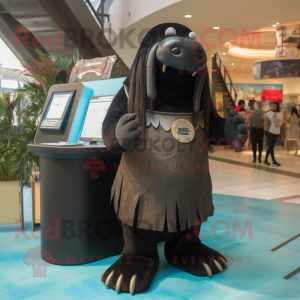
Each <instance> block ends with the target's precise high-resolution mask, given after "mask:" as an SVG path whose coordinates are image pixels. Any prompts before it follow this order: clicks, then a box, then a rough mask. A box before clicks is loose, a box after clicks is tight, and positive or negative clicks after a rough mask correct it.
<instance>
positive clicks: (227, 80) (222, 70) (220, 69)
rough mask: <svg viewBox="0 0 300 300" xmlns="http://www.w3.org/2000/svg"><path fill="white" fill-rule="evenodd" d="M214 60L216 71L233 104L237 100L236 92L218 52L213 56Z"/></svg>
mask: <svg viewBox="0 0 300 300" xmlns="http://www.w3.org/2000/svg"><path fill="white" fill-rule="evenodd" d="M215 58H216V67H217V71H218V72H219V73H220V74H221V76H222V77H223V80H224V83H225V85H226V87H227V90H228V94H229V95H230V96H231V98H232V101H233V102H234V104H235V100H236V98H237V92H236V89H235V86H234V85H233V82H232V80H231V77H230V72H229V70H228V69H227V68H226V66H225V64H224V62H223V60H222V57H221V54H220V52H219V51H218V52H217V53H216V54H215Z"/></svg>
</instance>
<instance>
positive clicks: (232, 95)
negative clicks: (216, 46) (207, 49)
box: [212, 51, 237, 119]
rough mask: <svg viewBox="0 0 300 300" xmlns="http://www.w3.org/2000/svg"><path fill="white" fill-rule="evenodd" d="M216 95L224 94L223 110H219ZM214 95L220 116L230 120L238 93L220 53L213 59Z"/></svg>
mask: <svg viewBox="0 0 300 300" xmlns="http://www.w3.org/2000/svg"><path fill="white" fill-rule="evenodd" d="M216 93H220V94H222V97H221V98H223V105H222V108H221V107H219V109H218V103H216V102H218V101H216ZM212 95H213V99H214V103H215V104H216V107H217V109H218V112H219V114H220V115H221V116H222V117H224V118H226V119H229V118H230V110H231V109H233V108H234V107H235V99H236V98H237V92H236V89H235V87H234V85H233V83H232V80H231V77H230V75H229V72H228V70H227V69H226V66H225V64H224V62H223V60H222V57H221V55H220V53H219V51H218V52H217V53H216V54H215V55H214V56H213V58H212Z"/></svg>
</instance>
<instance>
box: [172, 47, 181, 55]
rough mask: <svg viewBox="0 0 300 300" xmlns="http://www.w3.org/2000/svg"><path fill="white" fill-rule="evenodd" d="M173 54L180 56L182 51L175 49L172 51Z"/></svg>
mask: <svg viewBox="0 0 300 300" xmlns="http://www.w3.org/2000/svg"><path fill="white" fill-rule="evenodd" d="M171 53H172V54H174V55H179V54H180V53H181V50H180V49H179V48H178V47H175V48H173V49H172V50H171Z"/></svg>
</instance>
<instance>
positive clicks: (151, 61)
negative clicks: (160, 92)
mask: <svg viewBox="0 0 300 300" xmlns="http://www.w3.org/2000/svg"><path fill="white" fill-rule="evenodd" d="M158 45H159V43H156V44H155V45H154V46H153V47H152V48H151V50H150V51H149V54H148V61H147V95H148V97H149V99H151V100H155V99H156V97H157V91H156V49H157V47H158Z"/></svg>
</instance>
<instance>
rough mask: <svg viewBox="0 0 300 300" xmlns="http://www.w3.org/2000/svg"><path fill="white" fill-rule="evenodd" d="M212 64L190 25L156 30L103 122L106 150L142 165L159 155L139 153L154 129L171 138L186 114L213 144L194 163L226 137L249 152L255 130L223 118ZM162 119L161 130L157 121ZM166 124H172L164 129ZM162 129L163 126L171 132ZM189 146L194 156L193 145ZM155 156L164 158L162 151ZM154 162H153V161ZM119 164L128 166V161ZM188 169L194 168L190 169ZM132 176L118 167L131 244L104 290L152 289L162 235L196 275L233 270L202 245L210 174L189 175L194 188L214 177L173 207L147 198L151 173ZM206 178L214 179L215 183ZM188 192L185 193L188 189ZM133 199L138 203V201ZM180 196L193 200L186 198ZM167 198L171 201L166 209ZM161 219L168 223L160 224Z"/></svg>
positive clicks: (117, 186) (180, 263) (122, 215)
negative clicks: (208, 64)
mask: <svg viewBox="0 0 300 300" xmlns="http://www.w3.org/2000/svg"><path fill="white" fill-rule="evenodd" d="M176 39H177V40H176ZM174 45H175V46H174ZM194 56H195V57H194ZM168 62H170V63H169V64H168ZM206 62H207V58H206V53H205V51H204V49H203V48H202V46H201V44H200V43H198V42H196V41H195V34H193V33H192V32H191V30H190V29H188V28H187V27H185V26H183V25H180V24H175V23H166V24H161V25H158V26H156V27H154V28H153V29H151V30H150V31H149V32H148V34H147V35H146V36H145V38H144V39H143V41H142V44H141V46H140V49H139V50H138V53H137V56H136V58H135V60H134V62H133V65H132V68H131V72H130V74H129V75H128V77H127V79H126V80H125V82H124V87H123V88H121V90H120V91H119V92H118V94H117V95H116V96H115V98H114V100H113V102H112V104H111V106H110V108H109V111H108V113H107V116H106V118H105V120H104V123H103V139H104V141H105V145H106V147H107V148H108V149H109V150H110V151H112V152H116V153H120V152H124V154H123V158H122V162H124V161H125V162H126V159H127V161H128V157H131V158H130V159H129V161H136V160H138V161H137V162H139V163H143V160H144V161H145V159H146V155H148V156H149V153H150V154H151V152H153V150H152V149H150V150H147V151H148V152H147V151H144V152H143V151H138V150H139V149H145V148H143V146H144V144H145V142H148V140H149V132H150V131H149V128H150V129H151V130H152V131H151V134H152V135H155V133H156V132H159V130H160V132H162V134H164V132H165V131H166V132H169V135H168V138H170V136H171V133H170V128H169V127H170V126H169V127H168V125H166V122H167V121H168V120H167V119H168V118H169V116H171V117H173V120H177V119H178V118H180V116H183V118H185V117H186V116H189V118H190V120H191V123H193V126H194V128H195V131H196V136H197V133H199V132H203V135H199V134H198V137H199V136H200V137H202V140H203V141H201V142H204V140H205V141H208V140H209V141H210V142H209V143H206V144H205V145H206V146H207V147H204V148H201V153H199V152H200V149H199V151H198V149H197V148H196V152H195V150H192V151H194V152H192V153H193V154H192V155H194V157H195V162H197V160H196V158H198V155H199V156H201V157H204V160H202V162H203V161H204V162H205V163H208V156H207V152H208V151H209V144H217V142H218V141H219V140H220V139H223V140H225V139H228V140H229V141H230V142H232V144H233V145H234V146H235V148H240V147H242V144H243V143H244V141H245V140H246V138H247V136H246V133H247V131H248V129H247V126H246V125H245V121H244V119H243V117H242V116H241V115H239V114H237V113H236V112H234V111H232V112H231V113H232V117H233V118H232V119H229V120H226V119H223V118H220V117H219V116H218V114H217V112H216V109H215V107H214V104H213V102H212V99H211V94H210V86H209V77H208V74H207V71H206V70H207V69H206ZM164 65H166V66H164ZM196 72H197V75H196ZM195 75H196V76H195ZM146 111H147V113H146ZM161 115H163V117H161ZM178 116H179V117H178ZM160 117H161V120H160V125H159V120H157V118H160ZM181 118H182V117H181ZM135 119H137V121H136V120H135ZM149 119H150V121H149ZM162 122H165V123H164V125H163V124H162ZM156 123H157V124H156ZM155 124H156V125H157V127H156V125H155ZM171 125H172V124H171ZM146 126H147V127H146ZM151 126H153V127H151ZM161 127H164V130H165V131H164V130H162V129H161ZM166 127H167V128H166ZM155 128H157V130H156V129H155ZM145 140H146V141H145ZM195 143H196V144H195ZM223 143H224V142H223ZM193 145H196V146H195V147H197V146H198V145H200V144H197V142H195V141H193V142H192V143H191V148H193V147H194V146H193ZM201 145H203V143H202V144H201ZM159 149H161V148H159ZM184 149H185V150H184V151H187V150H186V149H188V148H184ZM193 149H194V148H193ZM158 152H159V150H158ZM140 153H144V154H141V155H140ZM145 153H146V154H145ZM147 153H148V154H147ZM166 153H167V155H168V152H166ZM139 155H140V156H139ZM143 155H144V158H143ZM164 155H165V154H164ZM172 155H173V154H172ZM176 155H177V154H176ZM195 155H196V156H195ZM154 157H159V153H156V156H155V155H154ZM175 157H177V156H175ZM191 157H193V156H191V155H190V154H189V156H188V158H189V160H190V158H191ZM147 159H148V161H151V158H149V157H148V158H147ZM164 159H165V158H164ZM162 164H164V161H163V160H162ZM120 167H121V168H122V167H123V166H122V163H121V166H120ZM185 167H186V169H187V166H185ZM126 172H127V173H126ZM130 172H131V171H127V170H126V171H122V170H119V171H118V175H117V177H116V180H115V183H114V186H113V188H112V201H113V203H114V207H115V211H116V214H117V216H118V217H119V219H120V220H121V221H122V226H123V233H124V239H125V247H124V250H123V252H122V255H121V258H120V260H119V261H117V262H116V263H115V264H113V265H112V266H111V267H110V268H109V269H108V270H106V271H105V273H104V274H103V276H102V281H103V282H104V283H105V285H106V286H109V287H112V288H114V289H115V290H116V291H117V292H118V293H119V292H120V291H125V292H130V293H131V294H133V293H134V292H143V291H145V290H146V289H147V288H148V287H149V286H150V284H151V281H152V279H153V277H154V274H155V272H156V271H157V269H158V263H159V259H158V253H157V242H158V240H159V238H160V236H161V233H162V232H163V233H164V234H165V236H166V243H165V256H166V259H167V261H168V262H169V263H170V264H172V265H174V266H175V267H177V268H179V269H181V270H183V271H186V272H188V273H190V274H193V275H196V276H210V277H212V275H213V274H216V273H218V272H222V271H223V270H224V269H225V268H226V267H227V266H226V258H225V257H224V256H223V255H222V254H220V253H219V252H217V251H215V250H213V249H210V248H208V247H207V246H205V245H203V244H202V243H201V241H200V239H199V228H200V225H201V219H202V220H203V221H204V220H205V219H206V218H207V216H210V215H212V212H213V206H212V201H211V183H210V175H209V172H208V171H207V172H205V173H195V176H198V177H199V175H200V177H199V178H196V177H195V176H194V175H193V177H191V178H190V180H191V181H192V182H193V185H194V186H195V187H196V186H197V185H199V186H201V185H200V184H199V183H200V182H201V181H203V180H207V181H205V182H207V184H206V185H205V186H202V187H201V188H200V190H196V194H195V193H194V194H191V195H192V196H193V197H195V199H193V198H191V197H188V196H187V197H185V196H184V194H183V193H181V194H180V193H179V194H178V195H174V197H177V204H176V201H175V202H174V201H173V202H172V199H171V200H170V199H169V200H165V199H160V200H159V201H158V200H157V199H156V198H155V197H154V198H153V197H152V200H151V201H150V200H149V198H145V196H143V195H144V194H145V189H144V190H143V189H142V188H143V187H142V185H144V187H147V184H148V183H147V182H145V180H144V181H143V183H142V182H141V181H140V177H141V178H143V177H144V178H149V182H152V183H151V184H152V185H151V184H150V183H149V186H150V187H151V186H153V180H152V179H153V178H152V177H153V176H154V175H153V173H150V172H149V171H147V172H148V173H139V174H140V175H136V177H134V174H137V173H134V171H132V172H131V173H130ZM127 174H128V176H129V175H131V176H133V179H132V178H131V179H130V182H129V183H128V182H127V183H126V185H124V182H125V181H124V180H123V179H124V178H125V179H126V178H127V177H126V176H127ZM132 174H133V175H132ZM145 174H146V175H145ZM148 174H149V175H148ZM151 174H152V175H151ZM174 174H175V175H174ZM176 174H177V173H174V172H172V173H169V177H168V176H167V177H168V178H176V176H177V175H176ZM178 174H179V173H178ZM185 174H188V173H185ZM201 174H202V175H201ZM203 174H205V175H203ZM122 176H123V177H122ZM155 176H156V175H155ZM172 176H173V177H172ZM174 176H175V177H174ZM178 176H179V175H178ZM180 176H182V175H180ZM201 176H202V178H201ZM203 176H205V177H209V180H208V178H203ZM122 178H123V179H122ZM184 178H185V177H181V179H184ZM197 180H198V181H197ZM179 182H180V181H179ZM197 182H198V183H197ZM187 183H188V182H187ZM154 184H155V183H154ZM158 184H159V183H158ZM174 184H175V185H176V184H177V183H175V182H174ZM129 185H131V187H130V188H129V187H128V186H129ZM207 185H209V187H208V190H207V191H208V192H207V191H206V194H205V195H206V196H207V197H204V198H205V199H201V197H200V199H198V200H196V198H197V196H198V194H197V193H201V189H203V188H204V187H205V188H206V187H207ZM158 186H159V185H158ZM192 187H193V186H192ZM182 188H183V191H184V192H185V191H186V190H184V188H186V186H183V187H182ZM139 189H140V190H141V191H142V192H141V193H138V194H136V193H135V194H134V191H139ZM151 189H152V188H150V190H149V194H151ZM188 190H189V189H188ZM188 190H187V192H188ZM146 192H147V191H146ZM167 192H168V191H167ZM167 192H166V193H167ZM207 193H208V194H207ZM131 195H132V197H135V199H133V198H132V199H131ZM136 195H137V196H136ZM180 195H183V197H185V198H186V199H184V200H183V199H181V198H180V197H181V196H180ZM199 195H200V194H199ZM206 198H207V199H206ZM156 200H157V203H155V201H156ZM164 201H165V204H164V205H162V203H163V202H164ZM196 201H198V202H199V203H198V205H195V202H196ZM133 202H134V204H132V203H133ZM185 203H186V204H185ZM156 204H157V207H159V206H160V205H162V207H159V208H158V209H156V211H157V212H160V216H159V217H158V215H159V214H158V213H156V215H154V216H153V213H152V211H153V209H152V208H153V205H156ZM170 205H171V206H170ZM207 207H208V208H207ZM201 208H202V209H201ZM183 210H184V214H182V211H183ZM202 210H203V211H202ZM204 211H205V212H204ZM161 212H163V215H161ZM149 215H151V217H149ZM143 216H145V218H146V220H147V226H148V227H147V226H145V225H142V222H141V219H142V218H143ZM203 216H204V217H203ZM155 218H156V219H155ZM157 218H158V220H157ZM170 220H171V221H172V222H170ZM156 221H158V222H160V224H161V225H159V226H158V225H157V226H156V225H154V222H156ZM149 222H150V223H149ZM193 225H196V226H193Z"/></svg>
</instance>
